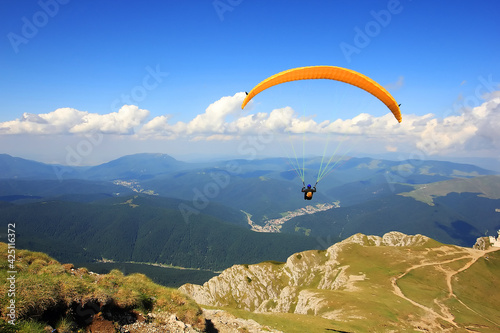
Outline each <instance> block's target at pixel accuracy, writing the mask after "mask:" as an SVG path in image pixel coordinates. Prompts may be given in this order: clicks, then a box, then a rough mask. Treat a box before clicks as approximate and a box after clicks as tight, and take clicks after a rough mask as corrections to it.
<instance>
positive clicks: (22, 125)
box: [0, 105, 149, 134]
mask: <svg viewBox="0 0 500 333" xmlns="http://www.w3.org/2000/svg"><path fill="white" fill-rule="evenodd" d="M148 116H149V111H147V110H142V109H139V108H138V107H137V106H135V105H124V106H123V107H122V108H121V109H120V110H119V111H118V112H112V113H108V114H104V115H100V114H97V113H89V112H87V111H78V110H76V109H72V108H60V109H57V110H55V111H53V112H49V113H42V114H31V113H24V114H23V115H22V117H21V118H20V119H16V120H12V121H7V122H3V123H0V134H67V133H74V134H85V133H90V132H95V131H99V132H102V133H106V134H131V133H133V132H134V128H135V127H137V126H139V125H140V124H141V123H143V122H144V120H145V119H146V118H147V117H148Z"/></svg>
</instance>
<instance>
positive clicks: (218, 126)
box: [0, 92, 500, 155]
mask: <svg viewBox="0 0 500 333" xmlns="http://www.w3.org/2000/svg"><path fill="white" fill-rule="evenodd" d="M489 97H490V100H488V101H486V102H484V103H483V104H481V105H480V106H477V107H475V108H463V109H462V110H460V112H459V113H455V114H454V115H450V116H447V117H444V118H442V119H441V118H438V117H436V115H434V114H430V113H429V114H425V115H422V116H417V115H413V114H404V115H403V121H402V122H401V123H398V122H397V121H396V120H395V119H394V116H393V115H392V114H391V113H390V112H388V113H387V114H386V115H383V116H380V117H376V116H373V115H370V114H368V113H361V114H358V115H356V116H354V117H353V118H351V119H337V120H335V121H333V122H331V121H328V120H327V121H323V122H317V121H316V120H315V118H314V117H308V118H306V117H300V115H299V114H298V113H297V112H295V111H294V110H293V109H292V108H291V107H284V108H280V109H275V110H272V111H270V112H269V113H266V112H259V113H247V111H246V109H245V112H244V111H242V110H241V103H242V101H243V99H244V98H245V94H244V93H237V94H235V95H233V96H226V97H222V98H221V99H219V100H217V101H216V102H214V103H212V104H210V105H209V106H208V107H207V108H206V110H205V112H203V113H201V114H199V115H197V116H195V117H194V118H193V119H192V120H191V121H188V122H180V121H179V122H177V123H173V124H171V123H170V122H171V121H172V116H170V115H162V116H158V117H155V118H153V119H151V120H149V121H147V122H146V119H147V117H148V116H149V111H147V110H143V109H139V108H138V107H137V106H133V105H125V106H123V107H122V108H121V109H120V110H119V111H118V112H112V113H109V114H104V115H100V114H96V113H89V112H86V111H78V110H76V109H71V108H61V109H57V110H55V111H53V112H50V113H46V114H30V113H25V114H23V115H22V117H21V118H20V119H16V120H13V121H7V122H3V123H0V134H3V135H6V134H34V135H38V134H87V133H92V132H95V131H99V132H100V133H103V134H117V135H124V136H130V134H135V135H134V136H130V137H131V139H164V140H174V139H175V140H180V139H182V140H183V141H189V140H190V141H191V142H193V141H196V142H202V141H205V142H212V143H213V144H215V143H216V142H221V143H222V142H228V141H231V140H238V139H240V138H242V137H243V136H245V135H256V134H258V133H259V132H262V131H263V130H267V131H269V130H271V131H272V132H273V133H275V134H278V133H289V134H291V135H293V134H296V133H316V134H318V136H321V135H323V136H326V134H334V135H338V137H344V138H347V137H350V136H356V137H358V138H362V140H360V141H362V144H361V145H362V146H363V147H362V148H364V149H368V150H370V149H379V150H385V151H390V152H396V151H398V152H405V151H407V152H410V151H415V150H418V151H421V152H423V153H424V154H426V155H434V154H439V155H446V154H449V155H452V154H457V153H458V152H470V153H472V152H477V151H486V152H493V153H495V154H496V155H498V152H499V151H500V96H499V93H498V92H492V93H491V94H489Z"/></svg>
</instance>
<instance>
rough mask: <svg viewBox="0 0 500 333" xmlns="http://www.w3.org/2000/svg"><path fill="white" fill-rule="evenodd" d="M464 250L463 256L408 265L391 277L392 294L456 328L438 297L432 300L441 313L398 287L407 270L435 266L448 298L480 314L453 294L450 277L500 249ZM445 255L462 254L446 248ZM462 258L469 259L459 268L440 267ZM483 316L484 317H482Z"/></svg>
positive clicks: (449, 313) (450, 314)
mask: <svg viewBox="0 0 500 333" xmlns="http://www.w3.org/2000/svg"><path fill="white" fill-rule="evenodd" d="M464 250H465V251H466V252H468V254H467V255H465V256H460V257H458V258H453V259H448V260H442V261H435V262H426V263H421V264H416V265H413V266H411V267H409V268H408V269H407V270H406V271H405V272H404V273H403V274H400V275H399V276H397V277H395V278H393V279H392V281H391V282H392V287H393V292H394V294H396V295H397V296H398V297H401V298H403V299H404V300H406V301H408V302H410V303H411V304H413V305H415V306H417V307H419V308H421V309H422V310H424V311H426V313H427V315H428V316H431V317H434V318H440V319H442V320H444V321H446V322H448V323H450V324H451V325H453V326H454V327H456V328H458V324H457V323H456V322H455V317H454V316H453V314H452V313H451V312H450V310H449V309H448V307H447V306H446V305H445V304H443V303H442V302H441V301H440V300H438V299H435V300H434V303H436V305H437V306H438V307H439V309H440V311H439V312H441V313H439V312H437V311H436V310H434V309H432V308H430V307H427V306H425V305H422V304H420V303H418V302H416V301H414V300H412V299H410V298H408V297H407V296H406V295H405V294H404V293H403V291H402V290H401V288H399V286H398V284H397V282H398V280H399V279H401V278H403V277H404V276H405V275H407V274H408V273H409V272H411V271H412V270H415V269H417V268H421V267H426V266H436V267H437V268H438V269H440V270H441V271H443V273H444V274H445V277H446V284H447V286H448V298H451V297H454V298H456V299H457V300H458V301H459V302H460V303H461V304H462V305H464V306H465V307H466V308H467V309H469V310H470V311H472V312H474V313H476V314H478V315H480V314H479V313H477V312H476V311H474V310H472V309H471V308H469V307H468V306H467V305H465V304H464V303H463V302H462V301H461V300H460V299H458V297H457V296H456V295H455V294H454V292H453V286H452V282H451V281H452V279H453V277H454V276H455V275H456V274H458V273H460V272H463V271H465V270H466V269H468V268H469V267H471V266H472V265H473V264H474V263H475V262H476V261H477V260H478V259H479V258H481V257H483V256H484V255H485V254H487V253H490V252H494V251H498V250H500V248H490V249H488V250H484V251H482V250H475V249H467V248H464ZM444 252H445V254H446V255H450V254H463V252H462V251H452V250H451V249H449V250H448V249H447V250H445V251H444ZM464 259H469V261H468V262H467V263H466V264H465V265H464V266H462V267H461V268H460V269H458V270H453V269H451V268H449V267H447V268H444V267H442V266H443V265H446V264H449V263H452V262H456V261H460V260H464ZM480 316H481V317H483V316H482V315H480ZM483 318H484V317H483ZM485 319H486V320H488V321H489V322H491V323H493V324H495V325H496V326H498V327H500V325H498V324H497V323H495V322H492V321H491V320H489V319H487V318H485Z"/></svg>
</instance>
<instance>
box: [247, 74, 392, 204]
mask: <svg viewBox="0 0 500 333" xmlns="http://www.w3.org/2000/svg"><path fill="white" fill-rule="evenodd" d="M315 79H329V80H335V81H340V82H344V83H347V84H350V85H353V86H356V87H358V88H361V89H363V90H364V91H366V92H368V93H370V94H372V95H373V96H375V97H376V98H378V99H379V100H380V101H381V102H382V103H384V104H385V105H386V106H387V107H388V108H389V110H391V112H392V114H393V115H394V117H395V118H396V120H397V121H398V122H401V120H402V116H401V111H400V109H399V107H400V105H401V104H398V103H397V102H396V100H395V99H394V97H392V95H391V94H390V93H389V92H388V91H387V90H386V89H385V88H384V87H382V86H381V85H380V84H379V83H377V82H376V81H374V80H372V79H371V78H369V77H367V76H365V75H363V74H361V73H358V72H356V71H353V70H350V69H347V68H342V67H335V66H309V67H298V68H292V69H289V70H286V71H283V72H280V73H278V74H275V75H273V76H270V77H268V78H267V79H265V80H264V81H262V82H260V83H259V84H257V85H256V86H255V87H254V88H253V89H252V90H250V92H245V93H246V97H245V99H244V100H243V103H242V105H241V108H242V109H244V108H245V106H246V105H247V104H248V102H250V100H251V99H252V98H254V97H255V96H256V95H257V94H259V93H260V92H262V91H264V90H266V89H268V88H271V87H273V86H275V85H278V84H281V83H285V82H290V81H297V80H315ZM325 169H326V168H325ZM322 177H324V173H323V175H322V176H321V177H320V173H318V180H317V182H316V184H315V185H314V187H313V188H311V185H308V186H307V188H306V186H305V183H304V179H303V175H302V176H301V179H302V183H303V185H304V187H303V188H302V192H304V199H305V200H311V199H312V196H313V193H314V192H316V185H317V184H318V182H319V180H320V179H321V178H322Z"/></svg>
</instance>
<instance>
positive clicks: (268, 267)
mask: <svg viewBox="0 0 500 333" xmlns="http://www.w3.org/2000/svg"><path fill="white" fill-rule="evenodd" d="M428 241H429V238H428V237H425V236H422V235H414V236H409V235H405V234H403V233H400V232H389V233H387V234H385V235H384V236H383V237H379V236H366V235H363V234H356V235H353V236H351V237H349V238H348V239H346V240H344V241H342V242H340V243H337V244H334V245H332V246H331V247H329V248H328V249H327V250H324V251H319V250H312V251H304V252H300V253H296V254H294V255H292V256H290V257H289V258H288V259H287V261H286V263H276V262H264V263H260V264H256V265H236V266H233V267H231V268H228V269H226V270H225V271H223V272H222V273H221V274H220V275H219V276H217V277H214V278H212V279H210V280H209V281H208V282H206V283H205V284H203V286H200V285H194V284H185V285H183V286H181V287H180V290H181V291H183V292H185V293H187V294H188V295H190V296H191V297H192V298H193V299H194V300H195V301H196V302H197V303H199V304H204V305H210V306H232V307H236V308H241V309H244V310H249V311H256V312H294V313H299V314H318V313H319V312H321V309H322V308H323V307H324V302H323V298H322V295H321V293H319V292H317V291H315V290H355V288H356V283H358V282H359V281H363V280H364V279H365V278H366V276H365V275H364V274H363V273H361V272H357V273H356V274H353V273H352V272H350V271H349V267H350V266H349V264H347V263H343V262H341V261H339V260H338V257H339V255H341V254H342V251H343V250H344V249H345V248H347V247H349V246H351V245H354V244H357V245H362V246H378V247H380V246H397V247H404V246H423V245H425V244H426V243H427V242H428Z"/></svg>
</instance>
